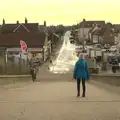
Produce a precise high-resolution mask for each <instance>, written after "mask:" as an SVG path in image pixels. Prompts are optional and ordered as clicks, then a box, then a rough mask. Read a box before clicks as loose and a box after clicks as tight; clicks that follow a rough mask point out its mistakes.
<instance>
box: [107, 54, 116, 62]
mask: <svg viewBox="0 0 120 120" xmlns="http://www.w3.org/2000/svg"><path fill="white" fill-rule="evenodd" d="M108 63H109V64H118V57H117V56H115V55H109V56H108Z"/></svg>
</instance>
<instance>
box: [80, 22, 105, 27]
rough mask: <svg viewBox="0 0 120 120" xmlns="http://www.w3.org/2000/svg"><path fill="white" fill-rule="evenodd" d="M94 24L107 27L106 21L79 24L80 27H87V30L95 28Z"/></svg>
mask: <svg viewBox="0 0 120 120" xmlns="http://www.w3.org/2000/svg"><path fill="white" fill-rule="evenodd" d="M93 24H98V25H100V26H101V27H103V26H104V25H105V21H84V22H81V23H80V24H79V26H80V27H83V25H84V27H86V28H91V27H93Z"/></svg>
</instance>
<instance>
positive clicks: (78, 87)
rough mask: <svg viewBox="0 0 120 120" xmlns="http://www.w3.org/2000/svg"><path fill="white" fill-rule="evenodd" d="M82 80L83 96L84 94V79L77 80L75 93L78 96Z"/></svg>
mask: <svg viewBox="0 0 120 120" xmlns="http://www.w3.org/2000/svg"><path fill="white" fill-rule="evenodd" d="M81 80H82V88H83V94H85V91H86V86H85V79H77V91H78V94H80V82H81Z"/></svg>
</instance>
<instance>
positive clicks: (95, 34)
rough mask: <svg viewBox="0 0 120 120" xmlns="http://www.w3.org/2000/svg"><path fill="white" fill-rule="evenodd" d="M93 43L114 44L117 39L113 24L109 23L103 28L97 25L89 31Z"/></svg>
mask: <svg viewBox="0 0 120 120" xmlns="http://www.w3.org/2000/svg"><path fill="white" fill-rule="evenodd" d="M89 34H90V35H91V41H92V43H100V44H102V45H104V44H110V45H113V44H114V41H115V33H114V31H113V29H112V24H111V23H107V24H106V25H105V26H104V27H103V28H102V27H100V26H97V27H96V26H95V27H94V28H93V29H92V30H91V31H90V33H89Z"/></svg>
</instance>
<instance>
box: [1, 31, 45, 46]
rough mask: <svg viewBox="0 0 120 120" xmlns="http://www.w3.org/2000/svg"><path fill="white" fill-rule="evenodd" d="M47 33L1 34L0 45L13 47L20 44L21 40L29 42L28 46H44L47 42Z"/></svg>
mask: <svg viewBox="0 0 120 120" xmlns="http://www.w3.org/2000/svg"><path fill="white" fill-rule="evenodd" d="M45 37H46V34H45V33H43V32H42V33H11V34H1V35H0V46H4V47H11V46H13V47H14V46H20V40H23V41H25V42H26V43H27V45H28V46H30V47H31V46H32V47H33V46H43V45H44V42H45Z"/></svg>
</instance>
